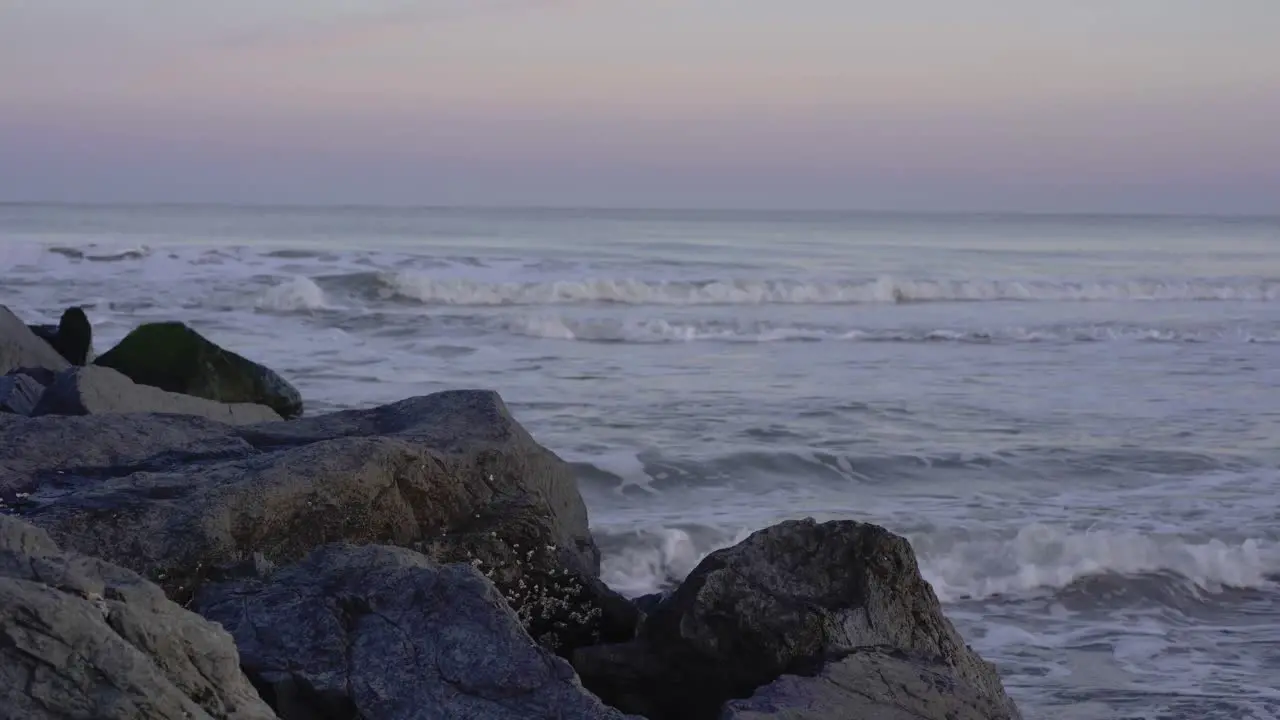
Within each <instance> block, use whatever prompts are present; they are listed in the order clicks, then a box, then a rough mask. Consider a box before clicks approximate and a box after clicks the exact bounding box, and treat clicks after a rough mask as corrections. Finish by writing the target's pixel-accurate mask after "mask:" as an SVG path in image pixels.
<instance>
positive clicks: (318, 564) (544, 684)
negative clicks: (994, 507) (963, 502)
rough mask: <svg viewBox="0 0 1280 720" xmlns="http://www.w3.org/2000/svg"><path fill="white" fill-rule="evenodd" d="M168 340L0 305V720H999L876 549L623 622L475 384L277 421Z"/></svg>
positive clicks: (768, 557)
mask: <svg viewBox="0 0 1280 720" xmlns="http://www.w3.org/2000/svg"><path fill="white" fill-rule="evenodd" d="M172 325H176V324H172ZM183 328H184V329H180V328H177V327H172V326H170V327H168V328H167V329H166V330H165V331H164V332H162V333H159V332H157V331H156V330H154V329H149V330H147V329H146V326H144V328H140V329H139V330H138V331H135V333H137V335H136V336H135V335H134V334H131V336H130V337H127V338H126V339H125V340H124V341H122V343H121V345H120V346H117V348H114V349H113V350H112V351H110V352H108V353H107V354H106V355H105V356H104V357H108V358H110V359H111V363H110V364H109V366H108V364H96V363H95V362H93V361H90V360H89V359H88V355H89V354H86V355H83V356H81V355H79V354H78V345H79V344H80V343H79V342H76V343H71V345H73V346H75V347H73V351H74V352H71V353H70V354H71V355H72V359H71V360H69V359H68V357H67V353H63V352H61V350H55V349H54V345H53V344H51V343H50V342H49V338H48V334H43V335H41V334H37V333H35V332H33V331H32V330H31V328H29V327H28V326H26V325H25V324H23V323H22V322H21V320H19V319H18V318H16V317H15V316H13V315H12V313H10V312H9V311H8V310H7V309H5V308H3V307H2V306H0V375H3V380H0V639H3V642H2V644H0V720H7V718H32V719H39V718H64V717H93V718H120V719H122V720H123V719H124V718H236V719H241V718H243V719H250V718H283V719H284V720H304V719H311V718H316V719H319V720H356V719H357V718H358V719H360V720H420V719H421V720H427V719H434V718H475V719H481V718H494V719H495V720H501V719H506V718H510V719H511V720H516V719H525V718H528V719H537V718H548V719H550V718H559V719H561V720H568V719H570V718H584V719H586V718H601V719H603V718H648V719H649V720H683V719H685V718H688V719H689V720H703V719H706V720H719V719H723V720H730V719H732V720H766V719H774V720H782V719H783V718H787V719H794V720H801V719H803V720H846V719H847V720H855V719H861V718H889V719H893V720H897V719H901V720H907V719H917V720H918V719H932V718H939V719H942V718H946V719H948V720H970V719H972V720H978V719H980V718H981V719H987V718H990V719H1002V718H1003V719H1009V720H1016V719H1018V718H1020V715H1019V713H1018V710H1017V708H1016V707H1015V706H1014V704H1013V702H1012V701H1011V700H1010V699H1009V698H1008V696H1007V695H1006V693H1005V691H1004V688H1003V686H1002V684H1001V681H1000V678H999V675H998V673H997V672H996V670H995V668H994V667H993V666H992V665H991V664H989V663H987V662H985V661H984V660H982V658H980V657H978V655H977V654H976V653H975V652H973V651H972V650H971V649H970V648H968V647H967V646H966V645H965V643H964V641H963V639H962V638H961V637H960V636H959V634H958V633H957V632H956V630H955V628H954V627H953V626H952V625H951V623H950V622H949V621H948V620H947V619H946V617H945V616H944V614H943V612H942V609H941V607H940V605H939V603H938V600H937V598H936V597H935V595H934V593H933V591H932V589H931V588H930V586H929V585H928V583H926V582H925V581H924V580H923V579H922V578H921V576H920V572H919V569H918V567H917V565H916V560H915V555H914V553H913V551H912V550H911V547H910V545H909V543H908V542H907V541H906V540H905V539H903V538H901V537H898V536H896V535H894V534H893V533H890V532H888V531H887V530H884V529H883V528H880V527H878V526H875V525H870V524H864V523H857V522H852V521H842V522H828V523H816V522H814V521H812V520H804V521H790V522H785V523H781V524H779V525H775V526H773V527H770V528H766V529H764V530H761V531H759V532H756V533H754V534H753V535H751V536H750V537H748V538H747V539H746V540H744V541H743V542H741V543H739V544H738V545H736V546H734V547H732V548H727V549H725V550H721V551H718V552H716V553H713V554H711V555H710V556H708V557H707V558H705V559H704V560H703V561H702V562H701V563H700V564H699V565H698V566H697V568H696V569H695V570H694V571H693V572H692V573H691V574H690V576H689V577H688V578H687V579H685V580H684V582H683V583H681V584H680V586H679V587H678V588H676V589H675V590H673V591H672V592H670V593H667V594H665V595H663V596H656V597H648V598H643V599H641V600H639V601H631V600H628V599H626V598H623V597H621V596H619V595H618V594H617V593H615V592H613V591H612V590H610V589H609V588H608V587H607V586H605V584H604V583H603V582H601V581H600V578H599V575H600V553H599V550H598V548H597V547H596V545H595V542H594V541H593V539H592V537H591V533H590V531H589V526H588V517H587V509H586V506H585V504H584V503H583V500H582V497H581V495H579V493H578V490H577V486H576V482H575V480H574V477H573V474H572V472H571V470H570V468H569V466H568V465H567V464H566V463H565V462H564V461H563V460H561V459H560V458H559V457H558V456H556V455H555V453H554V452H552V451H551V450H549V449H547V448H545V447H543V446H541V445H540V444H538V443H537V442H536V441H535V440H534V439H533V438H532V437H531V436H530V435H529V433H528V432H527V431H526V430H525V429H524V428H523V427H521V425H520V424H519V422H517V421H516V419H515V418H514V417H512V415H511V413H510V412H509V410H508V409H507V407H506V405H505V404H504V403H503V401H502V399H501V398H500V397H499V396H498V395H497V394H496V393H493V392H490V391H484V390H456V391H449V392H442V393H435V394H432V395H427V396H422V397H414V398H409V399H406V400H402V401H400V402H397V403H393V404H389V405H384V406H380V407H376V408H371V409H368V410H348V411H342V412H336V413H331V414H327V415H319V416H303V415H302V405H301V399H300V398H299V397H298V396H297V395H296V391H292V388H291V387H290V386H288V384H287V383H286V382H285V381H284V380H283V379H280V378H278V376H275V375H274V373H271V374H270V375H268V374H266V373H270V371H269V370H267V369H266V368H261V366H256V365H255V364H253V363H251V361H248V360H245V359H244V358H240V357H239V356H236V355H234V354H233V353H228V352H227V351H224V350H222V349H220V348H217V347H216V346H212V344H211V343H208V341H206V340H204V339H203V338H200V337H199V336H198V335H196V334H195V333H194V332H193V331H189V329H185V326H183ZM143 330H146V332H143ZM193 336H194V337H193ZM130 338H132V341H131V339H130ZM174 338H177V340H174ZM144 341H145V342H144ZM130 342H132V343H133V346H132V347H125V346H126V343H130ZM168 342H178V343H188V345H187V346H185V347H186V348H187V349H186V350H183V351H182V352H177V351H175V350H174V349H173V348H172V347H167V346H163V345H164V343H168ZM148 343H150V344H151V345H157V344H159V345H160V346H157V347H154V348H151V347H150V346H149V345H148ZM65 344H66V343H64V345H65ZM162 346H163V347H162ZM121 347H125V349H126V350H130V352H124V351H123V350H121ZM191 348H195V349H196V350H194V351H193V350H191ZM130 356H133V357H140V358H154V357H168V358H169V360H167V361H166V362H167V363H168V365H165V364H160V365H157V364H156V363H155V362H151V363H150V365H149V367H148V368H141V367H139V365H138V364H137V363H134V364H131V363H130V362H129V361H128V360H127V359H128V357H130ZM122 358H123V360H122ZM73 361H75V362H74V364H73ZM86 363H87V364H86ZM147 373H150V374H149V375H148V374H147ZM162 375H163V376H165V377H166V378H167V379H164V381H163V382H162V381H161V378H160V376H162ZM175 378H176V379H175ZM290 391H292V393H291V392H290ZM284 416H288V417H290V418H291V419H287V420H286V419H282V417H284Z"/></svg>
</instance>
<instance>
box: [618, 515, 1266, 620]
mask: <svg viewBox="0 0 1280 720" xmlns="http://www.w3.org/2000/svg"><path fill="white" fill-rule="evenodd" d="M752 530H753V529H749V528H737V529H727V528H710V527H661V528H653V529H647V530H642V531H632V532H616V531H613V532H611V531H608V530H605V531H596V539H597V542H598V543H599V545H600V547H601V550H602V552H603V561H602V577H603V579H604V580H605V582H607V583H608V584H609V585H610V586H611V587H613V588H615V589H616V590H618V591H619V592H621V593H622V594H624V595H628V596H631V597H635V596H638V595H643V594H647V593H652V592H660V591H664V590H669V589H671V588H673V587H675V586H676V585H678V584H679V583H680V581H681V580H682V579H683V578H685V577H686V576H688V574H689V573H690V572H691V571H692V570H693V568H695V567H696V566H697V564H698V563H699V562H700V561H701V560H702V558H704V557H706V556H707V555H708V554H710V553H712V552H714V551H715V550H718V549H720V548H724V547H729V546H731V545H733V544H735V543H738V542H740V541H741V540H742V539H743V538H745V537H746V536H747V535H748V534H749V533H750V532H751V531H752ZM909 539H910V540H911V542H912V546H913V547H914V549H915V551H916V554H917V558H918V562H919V565H920V571H921V574H922V575H923V576H924V578H925V579H926V580H927V581H928V582H929V583H930V585H931V586H932V587H933V589H934V592H935V594H937V596H938V599H939V600H941V601H942V602H944V603H959V602H970V601H978V600H986V601H990V600H1016V599H1019V598H1027V597H1034V596H1043V595H1054V596H1069V595H1076V596H1081V595H1083V596H1087V597H1085V598H1083V599H1085V600H1087V601H1088V602H1091V603H1095V604H1096V603H1102V602H1111V603H1114V602H1118V601H1122V600H1123V597H1124V595H1126V594H1129V595H1135V594H1137V595H1141V596H1143V597H1144V598H1145V599H1146V600H1156V601H1160V602H1166V603H1167V602H1181V598H1180V597H1178V596H1181V595H1185V594H1190V595H1193V596H1203V595H1205V594H1216V593H1222V592H1225V591H1228V590H1231V589H1237V590H1238V589H1264V588H1274V587H1276V586H1277V585H1278V584H1280V583H1278V582H1277V576H1278V575H1280V544H1278V543H1276V542H1274V541H1268V540H1264V539H1256V538H1255V539H1244V540H1239V541H1224V540H1219V539H1212V538H1210V539H1204V540H1190V539H1186V538H1180V537H1175V536H1158V535H1154V534H1145V533H1141V532H1117V531H1078V530H1071V529H1066V528H1063V527H1055V526H1050V525H1045V524H1040V523H1033V524H1030V525H1026V526H1024V527H1023V528H1021V529H1020V530H1018V531H1017V533H1016V534H1015V535H1014V536H1013V537H1008V536H994V535H993V536H991V537H986V538H983V539H970V540H960V541H957V540H956V539H955V538H953V537H947V536H944V535H941V534H939V535H927V534H925V535H916V536H911V537H910V538H909Z"/></svg>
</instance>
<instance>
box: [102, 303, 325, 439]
mask: <svg viewBox="0 0 1280 720" xmlns="http://www.w3.org/2000/svg"><path fill="white" fill-rule="evenodd" d="M93 364H95V365H101V366H103V367H109V368H112V369H113V370H116V371H118V372H120V373H122V374H124V375H125V376H127V377H128V378H129V379H130V380H133V381H134V382H136V383H138V384H139V385H150V386H151V387H157V388H160V389H162V390H168V391H169V392H175V393H182V394H183V395H193V396H195V397H202V398H206V399H208V400H216V401H217V402H222V403H257V404H259V405H266V406H267V407H269V408H271V409H273V410H275V411H276V412H277V413H279V414H280V416H281V417H283V418H286V419H287V418H295V417H298V416H299V415H301V414H302V396H301V395H300V394H299V393H298V390H297V389H296V388H294V387H293V386H292V385H290V384H289V383H288V381H286V380H285V379H284V378H282V377H280V376H279V375H278V374H276V372H275V371H273V370H271V369H270V368H268V367H265V366H263V365H259V364H258V363H256V362H253V361H252V360H248V359H246V358H244V357H241V356H240V355H237V354H235V353H233V352H231V351H229V350H224V349H222V348H220V347H218V346H217V345H216V344H214V343H213V342H211V341H209V340H208V339H206V338H205V337H204V336H203V335H201V334H200V333H198V332H196V331H195V330H192V329H191V328H189V327H187V325H186V324H185V323H181V322H162V323H147V324H145V325H140V326H138V327H137V328H136V329H135V330H134V331H133V332H131V333H129V334H128V335H126V336H125V338H124V339H123V340H121V341H120V343H119V344H117V345H116V346H115V347H113V348H111V349H110V350H108V351H107V352H105V353H103V354H102V355H100V356H99V357H98V358H97V359H96V360H94V361H93Z"/></svg>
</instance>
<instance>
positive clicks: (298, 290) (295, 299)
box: [256, 276, 329, 312]
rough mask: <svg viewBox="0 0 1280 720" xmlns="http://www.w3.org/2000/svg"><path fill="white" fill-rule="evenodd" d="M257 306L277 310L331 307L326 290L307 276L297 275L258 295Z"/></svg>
mask: <svg viewBox="0 0 1280 720" xmlns="http://www.w3.org/2000/svg"><path fill="white" fill-rule="evenodd" d="M256 307H257V308H258V309H260V310H270V311H275V312H295V311H299V310H323V309H325V308H327V307H329V302H328V300H327V298H326V297H325V293H324V290H322V289H321V288H320V286H319V285H317V284H316V283H315V281H314V280H312V279H311V278H307V277H301V276H295V277H293V278H290V279H289V280H286V281H284V282H282V283H280V284H278V285H273V286H271V287H270V288H267V290H266V291H265V292H263V293H262V295H261V296H259V297H258V301H257V303H256Z"/></svg>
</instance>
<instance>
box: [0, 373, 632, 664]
mask: <svg viewBox="0 0 1280 720" xmlns="http://www.w3.org/2000/svg"><path fill="white" fill-rule="evenodd" d="M0 417H3V416H0ZM10 417H13V420H12V421H10V422H9V424H8V425H7V426H6V425H5V424H0V442H3V441H4V439H5V438H9V439H11V442H12V444H11V445H10V444H8V443H5V444H0V484H4V483H7V484H8V485H9V486H10V487H11V489H13V490H15V491H21V492H24V493H31V495H30V497H29V498H27V499H26V500H25V502H24V504H23V505H22V506H21V512H22V513H23V515H24V517H26V518H28V519H29V520H30V521H31V522H33V523H35V524H37V525H39V526H40V527H43V528H45V529H47V530H48V531H49V532H50V533H51V534H52V535H53V536H54V537H55V538H56V539H58V540H59V541H60V542H63V543H64V544H66V545H68V546H69V547H73V548H76V549H79V550H81V551H82V552H86V553H93V554H95V555H98V556H100V557H103V558H105V559H108V560H110V561H112V562H115V563H117V564H120V565H123V566H125V567H128V568H131V569H133V570H135V571H136V572H139V573H141V574H143V575H145V576H146V577H148V578H151V579H153V580H154V581H155V582H157V583H158V584H159V585H160V586H161V587H163V588H164V589H165V591H166V592H167V593H168V594H169V596H170V598H172V599H174V600H175V601H177V602H179V603H186V602H187V601H188V600H189V599H190V598H191V596H192V594H193V593H194V592H195V590H196V589H197V588H198V587H199V586H200V585H201V584H202V583H204V582H206V581H207V580H209V579H210V578H213V579H219V578H224V577H227V573H229V572H232V569H234V568H235V567H236V566H237V564H238V563H240V562H241V561H243V560H245V559H247V558H249V557H251V556H252V555H253V554H254V553H261V554H262V556H263V558H265V559H266V560H268V561H270V562H272V563H276V564H288V563H292V562H296V561H298V560H300V559H301V558H302V557H304V556H305V555H306V554H307V553H308V552H310V551H311V550H312V549H314V548H316V547H319V546H321V545H324V544H327V543H332V542H344V541H345V542H350V543H356V544H370V543H378V544H386V545H396V546H401V547H408V548H412V549H415V550H418V551H420V552H423V553H425V554H427V555H428V556H430V557H431V558H433V559H435V560H437V561H440V562H458V561H465V562H472V563H475V564H476V565H477V566H478V567H479V568H480V569H481V570H482V571H483V572H484V573H485V574H486V575H487V576H488V577H490V578H491V579H492V581H493V582H494V583H495V584H496V585H497V586H498V587H499V588H500V589H501V590H502V592H503V593H504V595H505V596H506V597H507V599H508V601H509V602H510V604H511V605H512V607H513V608H514V609H515V610H516V612H517V613H518V614H519V616H520V617H521V620H522V622H523V623H524V624H525V627H526V628H527V629H528V630H529V632H530V633H531V634H532V635H533V636H534V637H535V638H538V639H539V640H540V641H541V642H543V643H544V644H546V645H547V646H549V647H555V648H557V649H558V650H560V651H561V652H564V653H566V654H567V653H568V652H569V651H571V650H572V649H573V648H575V647H580V646H583V645H588V644H592V643H595V642H600V641H618V640H623V639H628V638H630V637H632V635H633V634H634V629H635V624H636V621H637V619H638V615H637V613H636V611H635V608H634V607H632V606H631V605H630V604H629V603H628V602H626V600H624V599H622V598H621V597H619V596H618V595H617V594H616V593H613V592H612V591H610V590H609V589H608V588H606V587H605V586H604V585H603V583H601V582H600V580H599V563H600V559H599V551H598V550H597V548H596V546H595V543H594V542H593V541H592V539H591V535H590V533H589V531H588V527H587V511H586V506H585V505H584V504H583V502H582V497H581V496H580V495H579V494H578V490H577V485H576V482H575V480H574V478H573V475H572V473H571V471H570V469H569V466H568V465H567V464H566V463H565V462H564V461H563V460H561V459H560V458H558V457H557V456H556V455H555V454H554V453H552V452H551V451H549V450H547V449H546V448H544V447H542V446H541V445H539V444H538V443H537V442H535V441H534V440H533V438H532V437H531V436H530V435H529V434H528V432H527V431H525V429H524V428H523V427H521V426H520V425H519V423H517V422H516V421H515V420H514V419H513V418H512V417H511V414H510V412H509V411H508V410H507V408H506V406H505V404H504V403H503V402H502V400H501V398H499V397H498V395H497V394H496V393H492V392H487V391H452V392H445V393H437V394H435V395H430V396H426V397H419V398H411V399H408V400H403V401H401V402H398V403H394V404H392V405H386V406H382V407H379V408H374V409H371V410H360V411H345V412H341V413H334V414H332V415H328V416H319V417H314V418H304V419H300V420H295V421H289V422H278V423H268V424H264V425H256V426H252V427H239V428H233V427H229V426H225V425H222V426H220V425H217V424H216V423H209V422H207V421H199V420H197V419H195V418H179V417H178V416H146V415H98V416H88V417H79V418H64V419H61V420H60V421H59V422H50V420H51V419H50V418H44V417H41V418H31V419H28V418H21V417H16V416H10ZM6 476H7V477H8V478H10V479H9V480H7V481H6V480H5V479H4V478H5V477H6ZM2 488H3V485H0V489H2Z"/></svg>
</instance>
